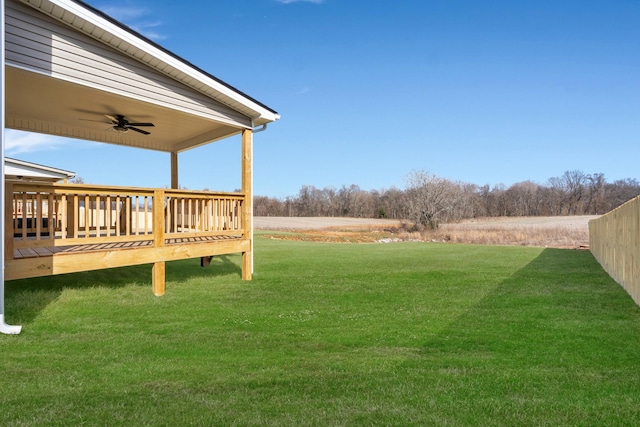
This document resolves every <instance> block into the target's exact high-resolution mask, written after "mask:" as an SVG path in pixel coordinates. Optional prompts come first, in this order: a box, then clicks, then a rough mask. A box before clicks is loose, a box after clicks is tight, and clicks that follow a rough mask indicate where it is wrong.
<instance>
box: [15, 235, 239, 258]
mask: <svg viewBox="0 0 640 427" xmlns="http://www.w3.org/2000/svg"><path fill="white" fill-rule="evenodd" d="M239 239H241V237H240V236H233V235H220V236H204V237H203V236H198V237H179V238H171V239H165V245H167V246H170V245H180V244H192V243H201V242H213V241H217V240H239ZM152 245H153V240H138V241H133V242H113V243H96V244H86V245H69V246H50V247H39V248H22V249H14V250H13V258H14V259H22V258H37V257H50V256H53V255H56V254H63V253H84V252H97V251H108V250H118V249H135V248H143V247H149V246H152Z"/></svg>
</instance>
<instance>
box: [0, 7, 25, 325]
mask: <svg viewBox="0 0 640 427" xmlns="http://www.w3.org/2000/svg"><path fill="white" fill-rule="evenodd" d="M4 16H5V9H4V0H0V45H1V46H0V92H2V95H0V98H2V100H1V101H0V128H1V130H2V132H0V181H2V182H0V184H1V185H0V237H1V238H2V244H0V262H1V263H2V268H0V333H3V334H19V333H20V331H21V330H22V326H11V325H7V324H6V323H5V322H4V252H5V247H4V233H5V230H4V216H5V212H4V208H5V206H4V205H5V203H4V193H5V190H6V187H5V182H4V125H5V118H4V116H5V102H4V98H5V94H6V92H5V90H4V89H5V80H4V78H5V75H4V74H5V73H4V62H5V57H4V53H5V45H4V41H5V32H4V31H5V22H4Z"/></svg>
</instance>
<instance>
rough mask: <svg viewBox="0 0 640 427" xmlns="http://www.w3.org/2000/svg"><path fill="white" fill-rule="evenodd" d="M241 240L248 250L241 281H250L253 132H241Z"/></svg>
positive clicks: (243, 263) (243, 260)
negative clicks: (245, 241)
mask: <svg viewBox="0 0 640 427" xmlns="http://www.w3.org/2000/svg"><path fill="white" fill-rule="evenodd" d="M242 192H243V193H244V202H243V203H242V229H243V230H244V234H243V235H242V238H243V239H244V240H248V241H249V250H248V251H245V252H242V280H251V275H252V273H253V131H252V130H251V129H244V130H243V131H242Z"/></svg>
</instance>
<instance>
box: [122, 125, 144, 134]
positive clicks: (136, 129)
mask: <svg viewBox="0 0 640 427" xmlns="http://www.w3.org/2000/svg"><path fill="white" fill-rule="evenodd" d="M127 129H131V130H134V131H136V132H139V133H141V134H143V135H150V133H149V132H147V131H146V130H142V129H138V128H134V127H133V126H127Z"/></svg>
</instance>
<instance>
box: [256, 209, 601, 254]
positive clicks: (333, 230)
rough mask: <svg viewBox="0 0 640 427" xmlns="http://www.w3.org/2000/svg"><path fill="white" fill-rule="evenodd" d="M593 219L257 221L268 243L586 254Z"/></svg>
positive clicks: (303, 219)
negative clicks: (429, 225)
mask: <svg viewBox="0 0 640 427" xmlns="http://www.w3.org/2000/svg"><path fill="white" fill-rule="evenodd" d="M593 218H597V216H563V217H517V218H512V217H509V218H481V219H473V220H466V221H463V222H460V223H455V224H443V225H441V226H440V228H439V229H438V230H435V231H423V232H419V231H412V230H411V228H410V227H409V226H408V224H403V223H402V222H401V221H394V220H384V219H370V218H363V219H360V218H317V217H314V218H284V217H257V218H255V228H256V229H258V230H265V231H263V232H262V233H261V235H262V236H263V237H266V238H272V239H283V240H298V241H314V242H342V243H392V242H398V241H425V242H442V243H475V244H489V245H511V246H514V245H516V246H540V247H550V248H576V249H586V248H588V245H589V225H588V224H589V220H591V219H593ZM269 231H275V232H274V233H270V232H269Z"/></svg>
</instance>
